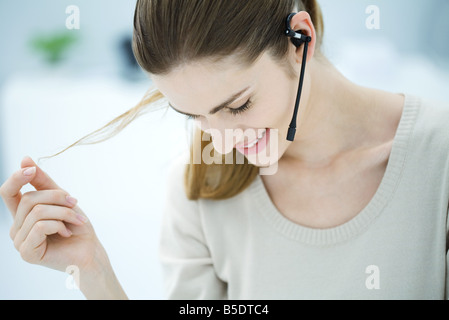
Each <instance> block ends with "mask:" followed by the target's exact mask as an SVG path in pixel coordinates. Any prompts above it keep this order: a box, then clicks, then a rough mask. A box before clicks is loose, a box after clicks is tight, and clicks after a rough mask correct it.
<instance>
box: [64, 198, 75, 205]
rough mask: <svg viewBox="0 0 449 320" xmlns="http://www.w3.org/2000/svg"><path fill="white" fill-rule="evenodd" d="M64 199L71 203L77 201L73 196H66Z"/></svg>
mask: <svg viewBox="0 0 449 320" xmlns="http://www.w3.org/2000/svg"><path fill="white" fill-rule="evenodd" d="M66 200H67V202H68V203H70V204H72V205H75V204H77V203H78V200H76V199H75V198H74V197H71V196H67V197H66Z"/></svg>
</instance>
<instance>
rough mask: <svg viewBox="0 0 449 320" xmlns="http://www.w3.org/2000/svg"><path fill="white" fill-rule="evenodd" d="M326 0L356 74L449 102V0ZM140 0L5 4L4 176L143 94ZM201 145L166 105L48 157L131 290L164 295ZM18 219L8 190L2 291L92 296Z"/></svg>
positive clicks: (335, 44)
mask: <svg viewBox="0 0 449 320" xmlns="http://www.w3.org/2000/svg"><path fill="white" fill-rule="evenodd" d="M319 2H320V4H321V6H322V10H323V14H324V20H325V38H324V53H325V54H326V56H327V57H328V58H329V59H330V60H331V62H333V63H334V64H335V65H336V66H337V67H338V68H339V69H340V70H341V72H342V73H343V74H345V75H346V76H347V77H348V78H349V79H350V80H352V81H354V82H356V83H359V84H361V85H365V86H369V87H373V88H378V89H383V90H388V91H392V92H405V93H411V94H415V95H419V96H422V97H426V98H431V99H438V100H444V101H449V98H448V93H447V88H448V87H449V38H448V37H449V36H448V31H449V20H448V19H447V17H448V16H449V0H426V1H425V0H417V1H413V5H411V2H410V1H407V0H396V1H388V0H383V1H365V0H357V1H355V0H339V1H333V0H320V1H319ZM134 8H135V1H130V0H127V1H124V0H122V1H114V2H113V4H112V2H111V1H106V0H96V1H88V0H76V1H64V0H38V1H36V0H24V1H1V2H0V47H1V59H0V185H1V184H2V183H3V182H4V181H5V180H6V178H7V177H9V176H10V175H11V174H12V173H13V172H14V171H16V170H18V169H20V162H21V160H22V159H23V157H24V156H27V155H28V156H31V157H32V158H33V159H34V160H35V161H37V160H38V159H39V158H40V157H45V156H49V155H52V154H54V153H57V152H59V151H61V150H63V149H64V148H66V147H67V146H69V145H71V144H72V143H73V142H75V141H77V140H78V139H80V138H82V137H84V136H85V135H86V134H88V133H91V132H93V131H94V130H96V129H98V128H100V127H102V126H103V125H105V124H106V123H108V122H109V121H110V120H112V119H113V118H115V117H117V116H119V115H120V114H122V113H124V112H125V111H127V110H129V109H130V108H132V107H133V106H135V105H136V104H137V103H138V102H139V101H140V99H141V98H142V97H143V95H144V93H145V92H146V90H147V89H148V88H149V87H150V86H151V81H150V80H149V79H148V78H147V77H146V75H144V74H143V72H142V71H141V70H140V69H139V68H138V67H137V65H136V63H135V60H134V59H133V56H132V51H131V44H130V41H131V36H132V24H133V15H134ZM77 14H79V25H77V21H76V19H75V20H74V19H72V17H75V16H74V15H77ZM67 23H68V24H67ZM68 27H69V28H68ZM162 137H163V139H161V138H162ZM187 148H188V139H187V131H186V128H185V119H184V117H183V116H181V115H179V114H176V113H174V112H173V111H171V110H165V109H163V110H159V111H155V112H150V113H148V114H145V115H144V116H142V117H141V118H139V119H138V120H136V121H135V122H133V123H132V124H131V125H130V126H129V127H128V128H126V129H125V130H124V131H123V132H122V133H120V134H119V135H118V136H116V137H114V138H113V139H111V140H109V141H106V142H103V143H101V144H96V145H90V146H82V147H75V148H73V149H70V150H68V151H67V152H65V153H63V154H61V155H59V156H57V157H55V158H52V159H44V160H42V161H41V162H39V163H38V164H39V165H40V166H41V167H42V169H43V170H45V171H46V172H47V173H48V174H49V175H50V176H51V177H52V178H53V179H54V180H55V181H56V182H57V183H58V184H59V185H60V186H61V187H62V188H64V189H65V190H67V191H69V192H70V193H71V195H73V196H74V197H76V198H77V199H78V200H79V205H80V207H81V208H82V209H83V210H84V212H85V213H86V214H87V216H88V217H89V219H90V220H91V222H92V223H93V225H94V227H95V229H96V232H97V235H98V237H99V238H100V240H101V241H102V243H103V245H104V247H105V248H106V250H107V252H108V254H109V257H110V260H111V262H112V264H113V267H114V269H115V271H116V273H117V276H118V278H119V279H120V282H121V284H122V286H123V287H124V289H125V291H126V292H127V294H128V296H129V297H130V298H131V299H164V294H163V289H162V278H161V270H160V267H159V261H158V256H157V250H158V247H157V246H158V238H159V225H160V222H161V217H162V210H163V204H164V196H165V190H166V189H165V187H166V186H165V180H166V175H167V169H168V168H169V166H170V163H171V161H173V160H174V159H175V158H176V157H177V156H178V155H180V154H181V153H183V152H185V151H186V150H187ZM31 190H34V188H32V187H31V186H29V185H27V186H25V187H24V188H23V189H22V192H23V193H24V192H27V191H31ZM11 224H12V218H11V216H10V213H9V212H7V210H6V209H5V207H4V205H3V202H2V201H0V259H1V263H0V299H83V298H84V297H83V295H82V294H81V292H80V291H77V290H76V288H75V289H74V288H73V286H70V285H67V283H68V280H70V279H68V275H67V274H65V273H62V272H58V271H53V270H49V269H46V268H43V267H39V266H35V265H29V264H27V263H26V262H24V261H22V260H21V258H20V254H19V253H18V252H17V251H16V250H15V249H14V246H13V243H12V241H11V240H10V238H9V229H10V226H11Z"/></svg>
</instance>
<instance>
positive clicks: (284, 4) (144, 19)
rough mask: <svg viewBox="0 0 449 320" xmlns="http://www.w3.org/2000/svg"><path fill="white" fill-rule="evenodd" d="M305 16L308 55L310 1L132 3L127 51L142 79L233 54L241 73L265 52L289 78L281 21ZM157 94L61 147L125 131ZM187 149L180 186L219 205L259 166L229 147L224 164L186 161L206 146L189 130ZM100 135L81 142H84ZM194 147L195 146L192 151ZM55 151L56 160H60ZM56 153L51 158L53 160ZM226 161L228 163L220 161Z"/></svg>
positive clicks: (313, 12)
mask: <svg viewBox="0 0 449 320" xmlns="http://www.w3.org/2000/svg"><path fill="white" fill-rule="evenodd" d="M299 11H306V12H308V13H309V14H310V16H311V18H312V22H313V24H314V27H315V31H316V35H317V39H316V49H315V50H316V51H317V52H319V48H320V46H321V42H322V37H323V18H322V14H321V9H320V7H319V4H318V3H317V1H316V0H303V1H301V0H257V1H242V0H213V1H211V0H138V1H137V5H136V9H135V16H134V33H133V51H134V55H135V57H136V60H137V62H138V63H139V65H140V66H141V67H142V68H143V69H144V70H145V71H146V72H148V73H149V74H152V75H166V74H169V73H170V72H171V71H173V70H174V69H175V68H177V67H179V66H181V65H183V64H187V63H190V62H193V61H198V60H201V59H207V60H208V61H211V62H218V61H220V59H222V58H225V57H228V56H231V55H232V56H235V57H236V58H237V61H240V62H241V64H242V66H243V67H249V66H251V65H252V64H253V63H254V62H255V61H256V60H257V58H258V57H260V56H261V55H262V54H263V53H265V52H268V53H269V54H270V56H271V57H272V58H273V59H274V61H275V62H277V63H278V64H279V65H280V66H281V67H283V68H284V69H285V71H286V73H287V75H288V76H290V77H294V76H296V75H295V74H294V73H292V72H293V71H291V70H293V68H291V67H290V66H289V65H288V61H289V60H288V59H287V54H288V51H289V46H290V45H291V42H290V40H289V38H288V37H286V36H285V35H284V32H285V20H286V18H287V16H288V15H289V14H290V13H291V12H299ZM163 100H164V96H163V95H162V94H161V92H159V91H158V90H157V89H155V88H150V90H148V91H147V93H146V94H145V96H144V97H143V99H142V100H141V101H140V103H139V104H138V105H136V106H135V107H134V108H132V109H131V110H129V111H128V112H126V113H124V114H122V115H120V116H119V117H117V118H115V119H114V120H112V121H111V122H109V123H108V124H106V125H105V126H104V127H102V128H100V129H98V130H97V131H95V132H93V133H91V134H89V135H87V136H85V137H83V138H81V139H80V140H78V141H77V142H75V143H74V144H72V145H71V146H69V147H67V148H66V149H65V150H63V151H61V152H60V153H62V152H64V151H66V150H67V149H69V148H71V147H73V146H75V145H82V144H95V143H100V142H102V141H105V140H107V139H109V138H111V137H113V136H115V135H116V134H117V133H119V132H120V131H121V130H123V129H124V128H125V127H126V126H128V125H129V124H130V123H131V122H132V121H133V120H135V119H136V118H137V117H139V116H140V115H142V114H143V113H144V111H145V109H147V108H148V107H150V106H152V105H153V106H154V105H155V104H154V103H155V102H157V101H163ZM195 130H196V131H195V132H194V137H193V139H191V141H192V143H191V145H190V164H186V168H185V175H184V187H185V191H186V195H187V198H188V199H190V200H197V199H200V198H203V199H211V200H222V199H228V198H231V197H233V196H235V195H237V194H238V193H240V192H241V191H243V190H244V189H245V188H246V187H248V186H249V185H250V184H251V183H252V181H253V180H254V178H256V176H257V175H258V174H259V168H258V167H256V166H254V165H252V164H250V163H248V161H247V159H246V158H245V159H244V163H243V164H241V161H240V163H239V164H238V163H237V161H236V159H237V154H236V152H237V151H236V149H235V148H234V149H233V151H232V152H233V159H234V161H233V162H232V164H226V161H225V155H222V157H223V158H222V159H223V161H221V163H222V164H217V163H213V164H205V163H203V162H202V161H203V160H202V158H203V157H200V158H201V163H200V164H195V163H193V150H200V151H201V154H203V150H204V148H205V147H206V146H207V145H208V144H209V143H210V142H209V141H210V134H209V133H205V132H204V131H202V130H201V129H199V128H195ZM99 135H105V137H104V138H102V139H98V140H96V141H93V142H87V140H88V138H92V137H95V136H99ZM195 143H200V144H201V145H199V146H196V145H195ZM60 153H58V154H60ZM58 154H56V155H58ZM228 162H229V161H228Z"/></svg>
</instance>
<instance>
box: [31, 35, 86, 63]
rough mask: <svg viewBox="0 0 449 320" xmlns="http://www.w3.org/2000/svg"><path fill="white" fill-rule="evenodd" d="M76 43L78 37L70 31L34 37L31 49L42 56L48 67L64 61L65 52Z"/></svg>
mask: <svg viewBox="0 0 449 320" xmlns="http://www.w3.org/2000/svg"><path fill="white" fill-rule="evenodd" d="M77 41H78V37H76V36H75V35H74V33H73V32H71V31H65V32H58V33H53V34H49V35H42V34H40V35H37V36H34V37H33V38H32V39H31V41H30V44H31V47H32V48H33V50H35V51H36V52H39V53H41V54H43V56H44V59H45V60H46V61H47V63H49V64H50V65H56V64H59V63H60V62H61V61H62V60H63V59H64V54H65V52H66V51H67V50H68V49H69V48H70V47H71V46H73V45H74V44H75V43H76V42H77Z"/></svg>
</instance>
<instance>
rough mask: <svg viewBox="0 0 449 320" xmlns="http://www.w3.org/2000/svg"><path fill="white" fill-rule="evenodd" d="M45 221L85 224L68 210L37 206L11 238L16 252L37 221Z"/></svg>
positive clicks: (78, 216)
mask: <svg viewBox="0 0 449 320" xmlns="http://www.w3.org/2000/svg"><path fill="white" fill-rule="evenodd" d="M45 220H54V221H61V222H65V223H70V224H74V225H77V226H81V225H83V224H84V222H85V220H84V219H83V217H81V216H80V215H78V214H77V213H76V212H75V211H73V210H72V209H70V208H67V207H61V206H55V205H44V204H38V205H36V206H35V207H34V208H33V209H32V210H31V212H30V213H29V214H28V215H27V216H26V218H25V221H24V222H23V225H22V227H21V228H20V229H19V230H18V231H17V232H16V233H15V234H14V237H11V238H12V240H13V241H14V246H15V247H16V249H17V250H19V248H20V246H21V245H22V243H23V242H24V241H25V239H26V238H27V236H28V234H29V233H30V232H31V230H32V229H33V227H34V225H35V224H36V223H38V222H39V221H45ZM12 233H13V232H11V234H12Z"/></svg>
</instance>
